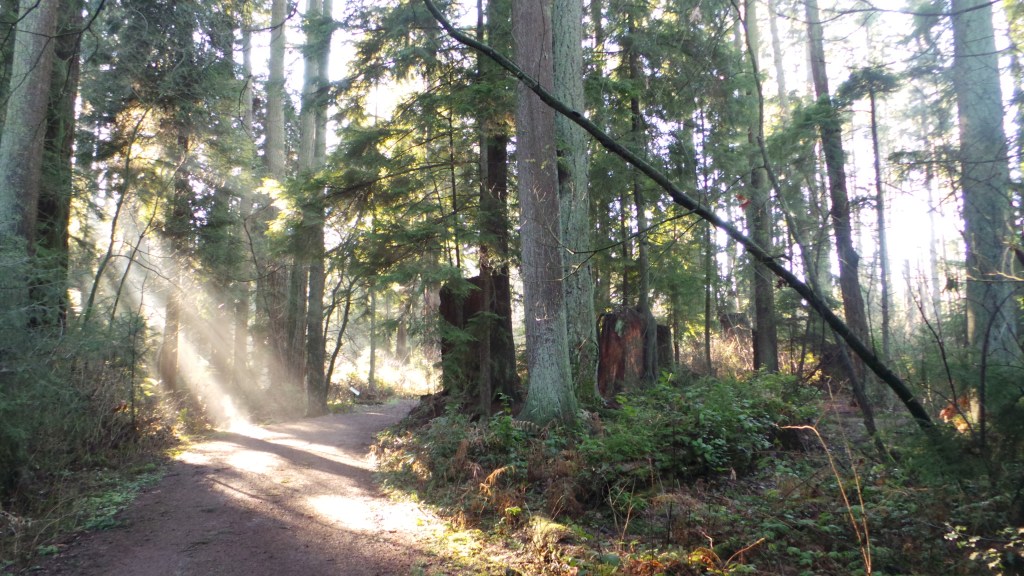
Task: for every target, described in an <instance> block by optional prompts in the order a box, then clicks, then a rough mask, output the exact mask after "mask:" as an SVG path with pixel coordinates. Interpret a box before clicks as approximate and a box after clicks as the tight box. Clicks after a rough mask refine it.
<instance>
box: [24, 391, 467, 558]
mask: <svg viewBox="0 0 1024 576" xmlns="http://www.w3.org/2000/svg"><path fill="white" fill-rule="evenodd" d="M413 405H414V402H412V401H400V402H394V403H390V404H386V405H381V406H364V407H360V408H359V409H357V410H356V411H355V412H352V413H348V414H335V415H330V416H324V417H322V418H316V419H310V420H302V421H299V422H293V423H289V424H280V425H274V426H268V427H264V428H261V427H248V428H241V429H236V430H232V431H230V432H221V433H218V434H216V435H215V436H214V437H213V438H212V439H211V440H210V441H208V442H203V443H201V444H197V445H195V446H193V447H192V448H191V449H189V450H188V452H186V453H184V454H182V455H181V456H180V457H179V458H177V459H176V461H175V462H174V463H173V465H172V466H171V468H170V470H169V472H168V474H167V475H166V477H165V478H164V479H163V480H161V481H160V482H159V483H158V484H157V485H156V486H155V487H153V488H152V489H151V490H149V491H148V492H146V493H145V494H143V495H141V496H140V497H139V498H138V499H137V500H136V501H135V502H134V503H133V504H132V505H131V506H130V507H129V508H128V509H127V510H125V511H123V512H122V513H121V514H120V515H119V517H118V518H119V519H120V520H121V521H122V525H121V526H120V527H118V528H115V529H112V530H106V531H101V532H94V533H88V534H84V535H81V536H79V537H78V538H76V539H75V540H73V541H72V542H71V543H70V544H68V545H67V546H66V547H65V548H63V549H62V551H61V553H60V554H58V555H57V556H55V557H54V558H52V559H48V561H46V562H44V563H42V564H41V565H40V566H38V567H36V568H35V569H32V570H31V571H29V572H28V573H30V574H53V575H65V574H66V575H76V576H119V575H123V576H230V575H239V576H243V575H244V576H261V575H274V576H290V575H304V576H305V575H309V576H315V575H339V576H349V575H350V576H364V575H373V574H380V575H392V574H396V575H397V574H410V573H411V574H421V573H422V574H434V573H450V572H449V571H448V570H446V569H445V568H444V567H443V565H442V563H441V560H439V559H438V558H436V557H434V556H433V555H432V554H431V552H430V550H429V548H430V546H431V542H433V541H434V535H435V534H437V531H438V530H439V529H440V527H439V524H438V521H437V520H436V519H435V518H433V517H431V516H430V515H428V514H426V513H425V512H423V511H422V510H421V509H419V508H418V507H417V506H416V505H414V504H411V503H396V502H392V501H390V500H388V499H387V498H384V497H382V496H381V494H380V493H379V492H378V491H377V490H376V488H375V487H374V484H373V482H372V469H373V465H372V463H371V462H370V461H369V459H368V458H367V448H368V446H369V445H370V443H371V442H372V440H373V435H374V434H375V433H376V432H377V431H378V430H380V429H382V428H384V427H386V426H388V425H390V424H393V423H394V422H397V421H398V420H399V419H401V418H402V417H403V416H405V414H407V413H408V412H409V410H410V409H411V408H412V406H413Z"/></svg>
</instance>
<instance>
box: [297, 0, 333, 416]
mask: <svg viewBox="0 0 1024 576" xmlns="http://www.w3.org/2000/svg"><path fill="white" fill-rule="evenodd" d="M331 8H332V2H331V0H309V1H308V3H307V10H306V26H307V28H306V42H307V52H306V58H305V63H306V70H305V79H304V85H303V95H302V112H301V117H300V122H301V126H300V130H301V132H300V134H301V138H300V143H301V146H300V148H299V162H300V165H301V168H302V170H303V172H304V173H306V174H307V175H308V174H311V173H312V172H313V171H315V170H316V169H318V168H319V167H320V165H321V164H322V162H323V161H324V159H325V158H326V146H327V139H326V138H327V137H326V128H327V112H326V107H327V101H326V98H325V97H324V91H325V90H326V86H327V74H328V70H327V65H328V61H329V58H330V41H331V31H332V27H333V18H332V14H331ZM305 196H306V197H307V198H306V201H305V205H304V206H303V210H302V222H301V224H300V228H301V229H300V231H299V233H298V234H297V236H298V237H299V238H302V239H303V241H301V243H300V249H299V253H298V254H296V268H300V267H301V268H302V269H304V271H305V276H306V280H307V282H308V285H307V286H306V290H305V292H306V306H305V308H306V310H305V312H306V314H305V356H306V359H305V372H304V376H305V388H306V414H307V415H310V416H318V415H321V414H324V413H326V411H327V393H328V382H326V380H325V375H324V368H325V367H324V362H325V346H326V343H325V339H324V330H323V322H324V317H323V316H324V276H325V269H324V258H325V254H324V198H323V191H322V190H321V189H319V188H315V189H311V190H308V191H307V194H306V195H305Z"/></svg>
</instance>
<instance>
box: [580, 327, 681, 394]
mask: <svg viewBox="0 0 1024 576" xmlns="http://www.w3.org/2000/svg"><path fill="white" fill-rule="evenodd" d="M646 326H647V322H646V320H645V319H644V316H643V314H641V313H640V312H638V311H637V310H636V309H635V308H619V309H617V310H615V311H614V312H609V313H606V314H602V315H601V317H600V318H599V319H598V337H597V338H598V364H597V389H598V392H600V394H601V397H602V398H604V399H605V400H611V399H613V398H614V397H615V395H616V394H618V393H620V392H622V391H624V390H628V389H630V388H633V387H635V386H637V385H638V384H639V383H640V380H641V378H642V377H643V373H644V338H645V337H646V334H645V333H644V332H645V330H646ZM653 336H654V337H655V338H657V344H658V346H657V348H658V367H659V369H666V368H669V369H670V368H671V366H672V331H671V329H670V328H669V327H668V326H658V332H657V334H656V335H653Z"/></svg>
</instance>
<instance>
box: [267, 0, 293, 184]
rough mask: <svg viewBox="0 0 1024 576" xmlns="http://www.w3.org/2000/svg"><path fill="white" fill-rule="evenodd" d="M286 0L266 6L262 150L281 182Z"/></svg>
mask: <svg viewBox="0 0 1024 576" xmlns="http://www.w3.org/2000/svg"><path fill="white" fill-rule="evenodd" d="M287 17H288V0H273V2H272V4H271V7H270V30H271V31H270V62H269V71H268V73H269V76H268V77H267V125H266V131H267V142H266V147H265V154H266V159H267V169H268V170H269V171H270V176H271V177H272V178H275V179H277V181H279V182H283V181H284V178H285V176H286V172H285V156H286V148H285V137H284V99H285V92H284V80H285V79H284V53H285V25H286V24H287V20H286V19H287Z"/></svg>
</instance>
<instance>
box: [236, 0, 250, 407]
mask: <svg viewBox="0 0 1024 576" xmlns="http://www.w3.org/2000/svg"><path fill="white" fill-rule="evenodd" d="M251 26H252V22H251V19H250V18H248V17H246V18H244V20H243V21H242V22H241V40H242V81H243V82H245V88H244V90H243V91H242V102H241V107H242V109H241V116H242V130H244V131H245V133H246V134H247V135H248V136H249V137H252V136H253V116H254V113H253V86H252V82H253V73H252V29H251ZM251 213H252V200H251V199H250V197H249V191H248V190H243V191H241V194H240V198H239V208H238V221H237V223H236V224H235V231H234V232H235V234H236V235H237V236H238V238H239V239H240V240H242V241H243V242H244V240H245V233H246V225H247V224H246V223H247V221H248V219H249V217H250V216H251ZM243 262H244V260H243ZM242 268H243V269H248V266H246V265H244V264H243V267H242ZM250 273H251V271H250ZM234 293H235V302H234V309H233V317H234V330H233V340H232V346H231V348H232V351H231V358H232V360H231V386H232V388H233V389H235V390H236V391H239V392H241V391H242V390H243V386H245V385H246V384H248V383H249V305H250V286H249V282H247V281H236V283H235V286H234Z"/></svg>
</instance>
